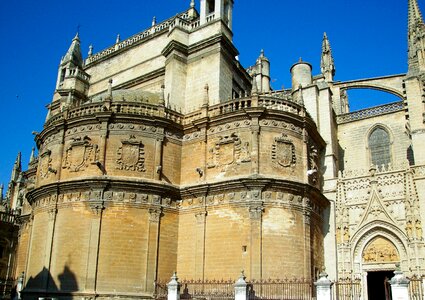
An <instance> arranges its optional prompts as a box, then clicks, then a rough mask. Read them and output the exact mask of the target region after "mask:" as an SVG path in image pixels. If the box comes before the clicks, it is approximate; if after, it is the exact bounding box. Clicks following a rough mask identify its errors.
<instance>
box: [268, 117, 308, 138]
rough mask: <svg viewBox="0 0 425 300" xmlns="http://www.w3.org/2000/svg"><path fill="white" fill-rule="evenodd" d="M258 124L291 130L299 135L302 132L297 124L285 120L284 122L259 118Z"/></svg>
mask: <svg viewBox="0 0 425 300" xmlns="http://www.w3.org/2000/svg"><path fill="white" fill-rule="evenodd" d="M260 126H264V127H275V128H279V129H285V130H288V131H292V132H294V133H296V134H299V135H301V134H302V132H303V129H302V128H301V127H299V126H296V125H295V124H292V123H287V122H284V121H277V120H261V121H260Z"/></svg>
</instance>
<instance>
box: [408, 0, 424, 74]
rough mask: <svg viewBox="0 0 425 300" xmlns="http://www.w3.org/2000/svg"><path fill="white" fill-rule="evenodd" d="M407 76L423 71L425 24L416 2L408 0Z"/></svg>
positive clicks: (415, 0)
mask: <svg viewBox="0 0 425 300" xmlns="http://www.w3.org/2000/svg"><path fill="white" fill-rule="evenodd" d="M408 18H409V19H408V53H409V59H408V60H409V74H417V73H420V72H424V71H425V24H424V21H423V18H422V14H421V11H420V9H419V5H418V2H417V0H409V15H408Z"/></svg>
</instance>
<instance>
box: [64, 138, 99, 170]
mask: <svg viewBox="0 0 425 300" xmlns="http://www.w3.org/2000/svg"><path fill="white" fill-rule="evenodd" d="M98 152H99V151H98V147H97V145H93V144H92V143H91V139H90V138H89V137H88V136H85V137H83V138H74V139H73V141H72V143H71V145H70V146H69V147H68V149H67V150H66V154H65V159H64V160H65V161H64V163H63V168H64V169H68V170H70V171H71V172H78V171H81V170H84V169H85V168H87V167H88V166H89V165H90V164H92V163H95V162H96V161H97V159H98Z"/></svg>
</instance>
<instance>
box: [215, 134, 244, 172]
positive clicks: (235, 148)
mask: <svg viewBox="0 0 425 300" xmlns="http://www.w3.org/2000/svg"><path fill="white" fill-rule="evenodd" d="M250 161H251V154H250V146H249V143H248V142H244V143H242V141H241V139H240V138H239V137H238V136H237V135H236V134H235V133H232V134H231V135H227V136H220V137H219V140H218V141H217V142H215V144H214V146H213V147H211V148H210V149H209V151H208V163H207V167H208V168H214V167H226V166H230V165H233V164H240V163H245V162H250Z"/></svg>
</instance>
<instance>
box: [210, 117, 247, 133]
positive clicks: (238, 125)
mask: <svg viewBox="0 0 425 300" xmlns="http://www.w3.org/2000/svg"><path fill="white" fill-rule="evenodd" d="M249 126H251V121H250V120H244V121H237V122H233V123H227V124H225V125H219V126H215V127H212V128H210V129H208V134H214V133H220V132H223V131H226V130H235V129H240V128H248V127H249Z"/></svg>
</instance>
